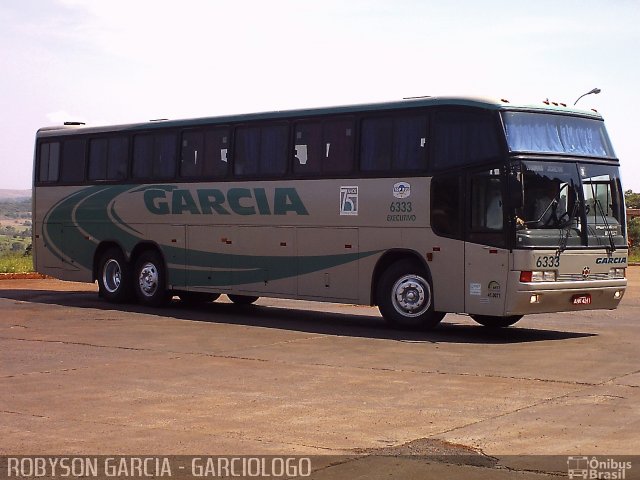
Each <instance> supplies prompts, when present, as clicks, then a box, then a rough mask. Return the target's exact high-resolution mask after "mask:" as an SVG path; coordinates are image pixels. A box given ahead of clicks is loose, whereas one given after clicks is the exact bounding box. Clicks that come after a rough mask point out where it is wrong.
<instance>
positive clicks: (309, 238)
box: [33, 98, 628, 328]
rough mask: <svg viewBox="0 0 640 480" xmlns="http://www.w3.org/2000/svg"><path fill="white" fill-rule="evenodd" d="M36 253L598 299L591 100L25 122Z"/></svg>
mask: <svg viewBox="0 0 640 480" xmlns="http://www.w3.org/2000/svg"><path fill="white" fill-rule="evenodd" d="M33 192H34V209H33V212H34V213H33V215H34V221H33V224H34V263H35V268H36V270H37V271H39V272H42V273H45V274H47V275H51V276H53V277H57V278H60V279H63V280H73V281H82V282H95V281H97V282H98V285H99V294H100V295H101V296H102V297H104V298H105V299H106V300H108V301H112V302H126V301H130V300H133V299H137V300H138V301H139V302H141V303H143V304H147V305H155V306H159V305H163V304H165V303H166V302H167V300H168V299H169V298H171V297H172V296H174V295H175V296H179V297H180V298H181V299H182V300H184V301H213V300H215V299H216V298H217V297H218V296H219V295H220V294H226V295H227V296H228V297H229V298H230V299H231V300H232V301H233V302H235V303H241V304H242V303H244V304H248V303H252V302H254V301H255V300H256V299H257V298H258V297H260V296H266V297H282V298H292V299H302V300H314V301H326V302H338V303H353V304H362V305H378V307H379V309H380V311H381V313H382V315H383V316H384V318H385V319H386V320H388V321H389V322H391V323H392V324H395V325H396V326H398V327H404V328H416V327H417V328H430V327H433V326H435V325H437V324H438V322H440V321H441V320H442V318H443V317H444V315H445V314H446V313H447V312H455V313H466V314H469V315H470V316H471V317H472V318H473V319H474V320H476V321H477V322H479V323H480V324H482V325H485V326H490V327H505V326H508V325H511V324H513V323H515V322H516V321H518V320H519V319H520V318H522V316H523V315H526V314H532V313H547V312H563V311H575V310H584V309H614V308H616V307H617V306H618V304H619V302H620V300H621V298H622V296H623V295H624V292H625V288H626V279H625V268H626V266H627V253H628V250H627V240H626V231H625V209H624V198H623V194H622V188H621V182H620V174H619V162H618V159H617V158H616V156H615V154H614V151H613V149H612V147H611V143H610V141H609V138H608V135H607V132H606V130H605V126H604V122H603V119H602V117H601V116H600V115H599V114H598V113H596V112H595V111H581V110H574V109H570V108H567V107H565V106H563V105H553V104H540V105H514V104H511V103H509V102H508V101H506V100H495V101H494V100H485V99H474V98H422V99H414V100H407V101H401V102H393V103H380V104H371V105H356V106H344V107H333V108H323V109H311V110H296V111H282V112H272V113H259V114H250V115H238V116H226V117H213V118H200V119H192V120H177V121H155V122H149V123H140V124H132V125H120V126H110V127H96V128H89V127H86V126H84V125H78V124H67V125H64V126H60V127H53V128H44V129H41V130H39V131H38V133H37V138H36V148H35V165H34V190H33Z"/></svg>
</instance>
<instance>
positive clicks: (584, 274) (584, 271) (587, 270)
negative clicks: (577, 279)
mask: <svg viewBox="0 0 640 480" xmlns="http://www.w3.org/2000/svg"><path fill="white" fill-rule="evenodd" d="M589 275H591V269H590V268H589V267H584V268H583V269H582V278H583V280H586V279H588V278H589Z"/></svg>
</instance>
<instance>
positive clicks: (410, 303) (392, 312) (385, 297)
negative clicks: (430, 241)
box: [376, 259, 445, 330]
mask: <svg viewBox="0 0 640 480" xmlns="http://www.w3.org/2000/svg"><path fill="white" fill-rule="evenodd" d="M376 298H377V301H378V308H379V310H380V313H381V314H382V316H383V317H384V319H385V320H386V321H388V322H389V323H391V324H392V325H395V326H397V327H400V328H411V329H416V328H420V329H423V330H428V329H431V328H434V327H435V326H436V325H438V324H439V323H440V321H441V320H442V319H443V318H444V315H445V314H444V313H442V312H436V311H435V310H434V309H433V289H432V287H431V283H430V281H429V275H428V273H427V271H426V269H425V268H424V267H422V266H420V265H418V264H417V263H416V262H415V261H412V260H408V259H407V260H401V261H399V262H396V263H394V264H392V265H391V266H390V267H389V268H387V269H386V270H385V271H384V273H383V274H382V276H381V277H380V281H379V282H378V286H377V292H376Z"/></svg>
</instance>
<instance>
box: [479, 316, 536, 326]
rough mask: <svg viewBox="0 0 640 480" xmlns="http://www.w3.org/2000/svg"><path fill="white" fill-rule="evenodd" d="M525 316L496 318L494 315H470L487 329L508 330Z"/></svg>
mask: <svg viewBox="0 0 640 480" xmlns="http://www.w3.org/2000/svg"><path fill="white" fill-rule="evenodd" d="M523 316H524V315H510V316H508V317H495V316H493V315H470V317H471V318H473V319H474V320H475V321H476V322H478V323H479V324H480V325H483V326H485V327H487V328H506V327H509V326H511V325H513V324H514V323H516V322H518V321H519V320H520V319H521V318H522V317H523Z"/></svg>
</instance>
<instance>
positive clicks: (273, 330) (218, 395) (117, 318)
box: [0, 267, 640, 478]
mask: <svg viewBox="0 0 640 480" xmlns="http://www.w3.org/2000/svg"><path fill="white" fill-rule="evenodd" d="M629 277H630V288H629V290H628V292H627V295H626V296H625V299H624V300H623V303H622V306H621V307H620V308H619V309H618V310H616V311H612V312H609V311H606V312H589V311H587V312H581V313H571V314H554V315H534V316H531V317H528V318H525V319H524V320H522V321H521V322H520V323H518V324H517V325H516V326H515V327H511V328H509V329H505V330H503V331H499V332H493V333H492V332H488V331H487V330H485V329H484V328H482V327H480V326H476V324H475V323H474V322H473V321H472V320H470V319H469V318H468V317H466V316H460V315H448V316H447V317H446V318H445V323H443V324H442V325H441V326H440V327H439V328H438V329H437V330H435V331H433V332H428V333H412V332H396V331H393V330H390V329H388V328H387V327H386V326H385V324H384V323H383V322H382V320H381V319H380V316H379V314H378V312H377V310H376V309H373V308H368V307H356V306H341V305H327V304H319V303H310V302H291V301H284V300H271V299H262V300H260V301H259V302H258V305H257V306H254V307H246V308H238V307H237V306H234V305H231V304H229V303H227V302H226V301H225V300H226V298H225V297H223V298H222V299H221V300H220V301H219V302H216V303H215V304H210V305H207V306H203V307H197V308H195V307H191V308H187V307H183V306H181V305H180V304H179V303H178V302H175V303H174V304H173V305H172V306H171V307H170V308H168V309H165V310H160V311H158V310H151V309H145V308H142V307H137V306H127V307H118V308H116V307H114V306H113V305H109V304H106V303H104V302H103V301H101V300H99V299H98V298H97V295H96V288H95V287H94V286H93V285H86V284H77V283H68V282H60V281H56V280H3V281H0V392H2V393H1V394H0V454H26V453H28V454H45V453H46V454H55V453H64V454H73V453H77V454H158V453H162V454H167V453H171V454H234V455H238V454H275V455H282V454H303V455H340V454H346V455H351V456H353V455H355V454H362V453H382V454H390V455H397V454H402V453H413V454H415V453H418V454H442V453H470V452H471V453H472V452H477V453H479V454H481V455H483V456H484V457H482V458H490V459H498V458H501V459H502V460H501V464H502V465H508V466H511V467H513V468H520V469H525V470H541V469H540V468H537V467H536V468H534V467H530V466H529V467H527V466H526V465H524V464H526V459H525V460H522V459H516V458H514V457H505V456H506V455H554V454H555V455H565V456H566V455H578V454H580V455H623V454H629V455H631V454H638V453H640V348H638V341H639V339H640V320H639V319H640V268H637V267H634V268H630V269H629ZM327 458H329V457H327ZM336 458H339V457H336ZM394 462H396V463H391V464H390V463H388V462H387V463H385V460H384V457H381V458H380V457H366V458H364V459H363V458H360V459H359V460H357V461H352V462H348V461H339V462H338V463H340V465H338V466H335V467H330V468H325V469H322V470H320V471H319V472H317V475H316V477H317V478H338V477H340V475H342V476H343V477H340V478H347V477H353V476H354V471H359V472H361V473H362V472H363V471H366V472H368V475H367V476H368V477H370V478H389V475H390V474H391V473H393V472H395V473H397V472H398V468H400V467H398V462H400V463H402V467H401V470H402V472H403V476H404V477H405V478H412V477H413V478H420V476H421V475H422V473H420V472H421V470H420V469H422V468H424V465H423V464H422V463H420V462H415V461H411V460H407V459H406V458H401V459H400V460H398V458H396V459H395V460H394ZM522 462H524V464H523V463H522ZM563 462H564V463H565V464H566V457H565V458H564V460H563ZM328 463H329V461H328V460H327V464H328ZM427 463H429V465H430V468H431V469H432V470H433V471H438V469H445V470H444V471H446V472H449V473H450V474H452V475H457V474H460V471H462V470H460V471H459V470H457V469H464V472H466V473H468V472H469V469H472V470H473V472H476V473H477V474H478V475H479V476H478V477H477V478H484V475H487V477H486V478H500V477H499V475H506V474H509V473H512V472H510V471H509V470H500V471H496V470H495V469H494V468H486V467H487V465H478V466H475V467H474V466H469V465H466V466H456V465H448V464H441V463H438V462H435V463H433V462H427ZM481 463H482V462H481ZM490 463H491V462H490ZM494 464H495V461H494V462H493V463H491V465H490V466H493V465H494ZM523 465H524V466H523ZM363 469H364V470H363ZM434 469H435V470H434ZM555 469H556V468H555V467H554V468H549V470H555ZM542 470H544V469H542ZM639 470H640V468H636V470H635V471H634V473H640V472H638V471H639ZM372 472H375V475H373V473H372ZM498 474H499V475H498ZM497 475H498V476H497ZM518 475H519V476H518V478H528V475H532V476H533V478H539V476H540V474H539V473H535V472H530V473H527V474H523V473H521V472H519V473H518ZM627 478H630V477H629V475H627Z"/></svg>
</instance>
